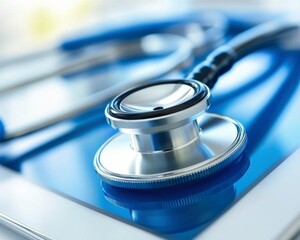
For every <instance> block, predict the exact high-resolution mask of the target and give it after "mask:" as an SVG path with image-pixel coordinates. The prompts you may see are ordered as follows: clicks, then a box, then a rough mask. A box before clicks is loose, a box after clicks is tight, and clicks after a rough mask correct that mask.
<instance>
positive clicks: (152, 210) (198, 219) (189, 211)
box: [102, 154, 249, 239]
mask: <svg viewBox="0 0 300 240" xmlns="http://www.w3.org/2000/svg"><path fill="white" fill-rule="evenodd" d="M248 167H249V159H248V158H247V156H246V155H245V154H242V155H241V156H240V157H239V158H238V159H237V160H236V161H235V162H233V163H232V164H230V165H229V166H228V167H226V168H225V169H223V170H222V171H220V172H218V173H217V174H214V176H211V177H208V178H205V179H203V180H198V181H195V182H191V183H188V184H184V185H180V186H176V187H174V186H173V187H170V188H164V189H163V190H161V189H151V190H148V191H145V190H136V189H124V188H118V187H114V186H111V185H109V184H106V183H105V182H103V183H102V189H103V191H104V194H105V197H106V199H107V200H108V201H109V202H111V203H112V204H114V205H117V206H120V207H122V208H127V209H129V210H130V213H131V217H132V219H133V220H134V221H135V222H136V223H138V224H141V225H142V226H146V227H149V228H150V229H154V230H156V231H159V232H160V233H163V234H168V236H169V237H170V234H176V233H179V232H183V231H188V230H190V229H193V228H196V227H197V228H203V227H204V226H205V225H206V224H207V223H208V222H209V221H211V219H213V218H215V217H216V216H218V215H219V214H220V213H221V212H222V211H224V210H225V209H226V208H227V207H228V206H229V205H230V204H231V203H232V202H233V201H234V200H235V196H236V189H235V186H234V184H235V182H236V181H238V180H239V179H240V178H241V177H242V176H243V175H244V173H245V172H246V171H247V169H248ZM154 219H155V220H154ZM187 219H188V220H187ZM197 233H198V231H192V232H190V234H191V236H189V237H187V236H186V235H185V238H193V237H194V235H195V234H197ZM173 237H174V236H173ZM173 237H172V238H173ZM175 238H176V237H174V239H175Z"/></svg>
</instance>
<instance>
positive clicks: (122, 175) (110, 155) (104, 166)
mask: <svg viewBox="0 0 300 240" xmlns="http://www.w3.org/2000/svg"><path fill="white" fill-rule="evenodd" d="M209 105H210V91H209V89H208V87H206V86H205V85H204V84H202V83H200V82H198V81H194V80H169V81H162V82H157V83H152V84H148V85H143V86H141V87H136V88H133V89H131V90H128V91H127V92H125V93H122V94H120V95H119V96H117V97H116V98H115V99H114V100H113V101H112V102H111V103H110V104H109V105H108V106H107V108H106V110H105V114H106V117H107V120H108V123H109V124H110V125H111V126H112V127H114V128H116V129H118V130H119V131H120V132H122V133H119V134H117V135H115V136H113V137H112V138H111V139H109V140H108V141H107V142H106V143H105V144H104V145H103V146H102V147H101V148H100V149H99V150H98V152H97V153H96V156H95V161H94V166H95V169H96V171H97V172H98V173H99V174H100V175H101V176H102V177H103V180H104V181H106V182H107V183H109V184H112V185H114V186H118V187H124V188H140V189H143V188H146V189H147V188H161V187H168V186H172V185H176V184H181V183H184V182H189V181H193V180H195V179H198V178H202V177H205V176H208V175H211V174H213V173H215V172H216V171H218V170H220V169H221V168H223V167H225V166H226V165H227V164H229V163H230V162H232V161H233V160H234V159H236V158H237V157H238V156H239V155H240V154H241V153H242V151H243V150H244V148H245V145H246V139H247V137H246V133H245V130H244V128H243V127H242V125H241V124H239V123H238V122H236V121H234V120H232V119H230V118H228V117H224V116H221V115H217V114H211V113H206V110H207V109H208V107H209Z"/></svg>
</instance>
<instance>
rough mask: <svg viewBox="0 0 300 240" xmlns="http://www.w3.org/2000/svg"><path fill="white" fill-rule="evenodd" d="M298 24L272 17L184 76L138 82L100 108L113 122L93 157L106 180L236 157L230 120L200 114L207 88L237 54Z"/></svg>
mask: <svg viewBox="0 0 300 240" xmlns="http://www.w3.org/2000/svg"><path fill="white" fill-rule="evenodd" d="M297 28H298V27H297V25H294V24H290V23H286V22H272V23H267V24H264V25H261V26H258V27H255V28H253V29H251V30H249V31H246V32H244V33H243V34H240V35H238V36H237V37H235V38H233V39H232V40H231V41H229V43H228V44H226V45H225V46H222V47H220V48H218V49H217V50H215V51H214V52H212V53H211V54H210V55H208V57H207V58H206V60H205V61H204V62H202V63H201V64H199V65H198V66H196V68H195V69H194V70H193V72H192V73H191V74H190V75H189V76H188V77H187V79H181V80H166V81H159V82H155V83H152V84H147V85H141V86H138V87H136V88H132V89H130V90H128V91H126V92H124V93H122V94H120V95H118V96H117V97H116V98H115V99H114V100H113V101H112V102H111V103H110V104H109V105H108V106H107V108H106V111H105V114H106V117H107V119H108V122H109V124H110V125H112V126H113V127H114V128H116V129H119V130H120V131H121V132H122V134H117V135H115V136H114V137H112V138H111V139H109V140H108V141H107V142H106V144H104V145H103V146H102V147H101V148H100V149H99V151H98V152H97V154H96V156H95V168H96V170H97V172H98V173H99V174H100V175H101V176H102V177H103V179H104V181H106V182H108V183H109V184H111V185H115V186H118V187H125V188H142V189H144V188H146V189H148V188H161V187H168V186H173V185H177V184H181V183H184V182H190V181H194V180H196V179H199V178H203V177H206V176H208V175H211V174H213V173H215V172H217V171H218V170H220V169H222V168H224V167H225V166H226V165H228V164H229V163H231V162H232V161H233V160H234V159H236V158H237V157H238V156H239V155H240V154H241V153H242V151H243V150H244V148H245V145H246V139H247V137H246V133H245V130H244V128H243V127H242V126H241V125H240V124H239V123H238V122H236V121H234V120H232V119H230V118H227V117H224V116H220V115H216V114H210V113H205V111H206V109H207V108H208V107H209V105H210V90H209V89H211V88H212V87H213V86H214V85H215V83H216V81H217V79H218V77H219V76H221V75H222V74H223V73H225V72H227V71H228V70H229V69H230V68H231V67H232V65H233V64H234V63H235V62H236V61H237V60H238V59H240V58H242V57H243V56H245V55H246V54H248V53H249V52H252V51H253V50H254V49H256V48H260V47H262V46H264V45H265V44H268V43H269V42H270V41H274V40H276V39H278V37H280V36H281V35H282V34H284V33H286V32H289V31H291V30H295V29H297Z"/></svg>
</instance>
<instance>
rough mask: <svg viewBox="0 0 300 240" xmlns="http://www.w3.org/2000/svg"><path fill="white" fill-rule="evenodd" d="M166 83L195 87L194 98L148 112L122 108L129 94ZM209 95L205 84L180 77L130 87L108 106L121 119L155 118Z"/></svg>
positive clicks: (111, 113)
mask: <svg viewBox="0 0 300 240" xmlns="http://www.w3.org/2000/svg"><path fill="white" fill-rule="evenodd" d="M166 84H183V85H188V86H190V87H191V88H193V89H194V91H195V93H194V95H193V97H192V98H190V99H188V100H187V101H184V102H182V103H180V104H177V105H175V106H172V107H168V108H163V109H157V110H155V111H147V112H128V111H124V110H123V109H121V107H120V105H121V102H122V101H123V100H124V99H125V98H126V97H128V96H129V95H131V94H133V93H135V92H137V91H140V90H143V89H147V88H150V87H153V86H157V85H166ZM207 95H208V91H207V89H206V88H205V87H204V85H203V84H201V83H199V82H197V81H193V80H185V79H178V80H167V81H163V82H156V83H150V84H146V85H143V86H139V87H135V88H132V89H129V90H128V91H126V92H124V93H122V94H120V95H118V96H117V97H116V98H114V99H113V100H112V101H111V103H110V104H109V106H108V109H107V111H108V113H109V114H110V115H111V116H112V117H114V118H121V119H128V120H129V119H130V120H131V119H133V120H137V119H145V118H155V117H161V116H165V115H169V114H172V113H175V112H179V111H182V110H184V109H186V108H189V107H191V106H193V105H195V104H197V103H198V102H201V101H202V100H203V99H204V98H205V97H206V96H207Z"/></svg>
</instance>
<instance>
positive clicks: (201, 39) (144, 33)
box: [0, 13, 227, 141]
mask: <svg viewBox="0 0 300 240" xmlns="http://www.w3.org/2000/svg"><path fill="white" fill-rule="evenodd" d="M226 27H227V24H226V19H225V18H224V16H222V15H220V14H216V13H214V14H212V13H211V14H209V15H208V14H202V15H199V14H197V16H192V15H183V16H179V17H175V18H174V17H173V18H168V19H158V20H154V21H152V22H151V23H148V22H146V23H139V24H131V25H130V26H123V27H118V28H113V29H110V30H107V31H102V32H100V33H91V34H87V35H85V36H84V37H80V38H74V39H72V40H68V41H65V42H64V43H63V44H61V46H60V51H58V50H57V49H54V50H53V49H52V50H51V51H50V50H48V51H46V52H40V53H35V54H33V55H32V56H24V57H21V58H18V59H13V60H9V61H5V62H0V67H1V68H2V71H1V73H0V78H1V79H2V82H1V85H0V94H1V95H3V94H7V93H8V94H9V93H10V92H12V91H14V90H18V89H20V88H22V87H25V86H28V85H31V84H34V83H37V82H41V81H45V80H47V79H49V78H51V77H55V76H61V75H62V76H64V75H69V74H74V73H78V72H81V71H85V70H86V69H91V68H95V67H99V66H106V65H108V64H113V63H115V62H120V61H127V60H132V59H139V58H155V57H157V56H164V58H163V60H160V61H158V63H157V64H152V67H150V68H149V67H148V68H146V67H144V68H142V69H141V70H140V71H138V70H135V71H134V73H133V74H129V75H130V76H129V77H126V76H124V77H123V79H122V81H119V82H115V81H111V82H112V83H111V84H110V85H109V84H106V85H105V88H104V89H100V90H99V91H98V92H97V93H95V94H93V95H91V96H88V97H87V98H85V99H82V101H80V102H79V103H78V104H77V103H76V104H74V105H72V106H71V107H70V108H68V109H66V110H65V111H64V112H62V113H60V112H58V113H57V114H56V115H54V116H51V117H49V118H47V119H46V120H42V121H38V122H34V123H33V124H32V125H26V126H21V127H17V128H15V127H14V126H13V127H12V128H11V127H10V123H7V122H6V121H5V120H6V119H5V115H4V116H1V117H2V118H3V119H2V122H1V121H0V139H2V141H7V140H10V139H15V138H17V137H21V136H24V135H28V134H30V133H33V132H35V131H38V130H40V129H42V128H45V127H48V126H50V125H53V124H55V123H57V122H60V121H63V120H66V119H69V118H72V117H74V116H77V115H78V114H81V113H84V112H86V111H88V110H89V109H91V108H94V107H96V106H98V105H99V104H100V103H103V102H106V101H108V100H109V99H111V98H112V97H113V96H115V95H116V94H118V93H120V92H121V91H123V90H125V89H127V88H128V87H132V86H134V85H136V84H137V83H142V82H145V81H148V80H152V79H157V78H158V77H160V76H163V75H165V74H166V73H170V72H172V71H174V70H179V69H183V68H184V67H186V66H188V65H189V64H190V62H191V61H192V59H191V58H192V56H193V55H195V54H197V55H199V54H201V53H203V52H205V51H207V50H208V49H210V48H212V47H214V46H215V45H216V44H218V42H219V41H220V40H221V39H222V37H223V36H224V34H225V32H226ZM153 33H156V34H153ZM149 34H150V35H149ZM151 34H152V35H151ZM30 57H31V58H30ZM43 62H44V63H43ZM45 63H46V64H45ZM31 65H33V66H35V68H34V69H30V66H31ZM44 65H46V67H44ZM28 68H29V69H30V71H28ZM22 72H24V74H22ZM28 72H29V73H28ZM127 75H128V74H127ZM4 80H5V81H4ZM106 81H108V82H109V81H110V79H108V80H106Z"/></svg>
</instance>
